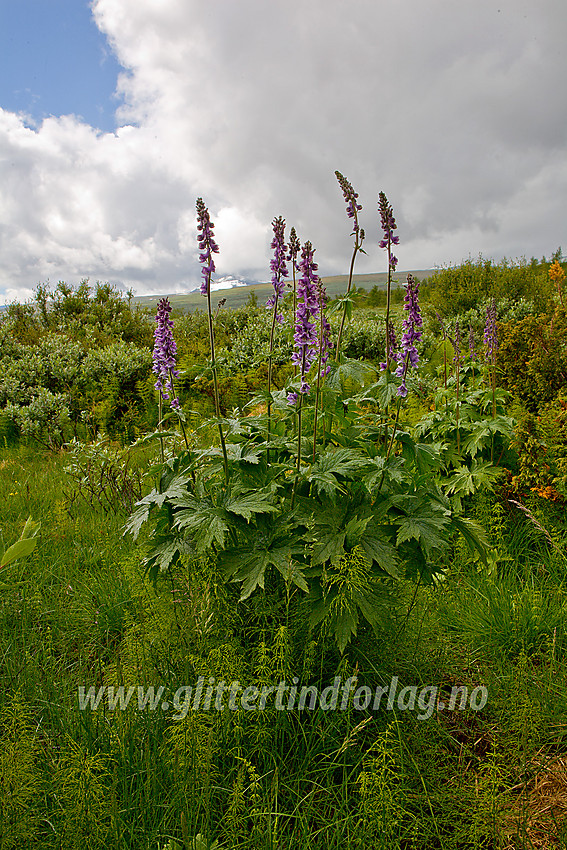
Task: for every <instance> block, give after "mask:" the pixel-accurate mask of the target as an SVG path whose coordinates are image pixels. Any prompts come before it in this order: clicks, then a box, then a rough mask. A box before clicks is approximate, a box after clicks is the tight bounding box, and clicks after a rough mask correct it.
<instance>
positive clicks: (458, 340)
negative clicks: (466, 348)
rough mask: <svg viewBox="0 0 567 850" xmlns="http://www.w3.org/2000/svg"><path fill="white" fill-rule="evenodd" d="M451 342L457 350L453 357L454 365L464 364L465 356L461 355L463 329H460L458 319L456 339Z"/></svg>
mask: <svg viewBox="0 0 567 850" xmlns="http://www.w3.org/2000/svg"><path fill="white" fill-rule="evenodd" d="M451 342H452V344H453V348H454V350H455V356H454V357H453V363H462V362H463V355H462V354H461V343H462V336H461V328H460V325H459V320H458V319H457V322H456V324H455V338H454V339H453V340H451Z"/></svg>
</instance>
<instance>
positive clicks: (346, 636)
mask: <svg viewBox="0 0 567 850" xmlns="http://www.w3.org/2000/svg"><path fill="white" fill-rule="evenodd" d="M357 628H358V610H357V608H356V607H353V608H350V607H344V608H341V609H340V610H338V611H336V612H333V614H332V616H331V629H332V630H333V633H334V635H335V640H336V642H337V646H338V648H339V652H340V653H341V654H342V653H343V652H344V651H345V648H346V645H347V644H348V643H349V641H350V639H351V638H352V637H354V636H355V635H356V631H357Z"/></svg>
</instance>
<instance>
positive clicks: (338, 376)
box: [325, 355, 376, 392]
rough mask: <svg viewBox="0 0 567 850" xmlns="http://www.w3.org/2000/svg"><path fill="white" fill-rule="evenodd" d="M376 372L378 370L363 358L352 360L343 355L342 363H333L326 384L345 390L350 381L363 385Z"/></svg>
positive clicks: (338, 389)
mask: <svg viewBox="0 0 567 850" xmlns="http://www.w3.org/2000/svg"><path fill="white" fill-rule="evenodd" d="M375 374H376V370H375V369H374V367H373V366H370V365H369V364H368V363H363V362H362V361H361V360H350V359H348V358H347V357H344V356H343V355H341V358H340V363H339V365H338V366H336V365H335V364H334V363H333V364H331V372H330V373H329V375H328V376H327V378H326V381H325V384H326V386H329V387H330V388H331V389H334V390H337V391H339V392H343V391H344V390H345V389H346V387H347V386H348V384H349V382H351V383H354V384H357V385H358V386H360V387H362V386H364V384H366V383H367V382H368V381H369V380H371V379H372V377H373V376H374V375H375Z"/></svg>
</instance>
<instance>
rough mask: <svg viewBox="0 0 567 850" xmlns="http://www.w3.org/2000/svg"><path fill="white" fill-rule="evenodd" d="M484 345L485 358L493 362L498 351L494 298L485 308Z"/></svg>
mask: <svg viewBox="0 0 567 850" xmlns="http://www.w3.org/2000/svg"><path fill="white" fill-rule="evenodd" d="M484 345H485V348H486V359H487V360H489V361H490V362H494V357H495V355H496V352H497V351H498V334H497V331H496V301H495V300H494V298H493V299H492V302H491V303H490V305H489V306H488V307H487V308H486V326H485V328H484Z"/></svg>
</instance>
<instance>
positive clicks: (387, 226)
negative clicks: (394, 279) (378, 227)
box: [378, 192, 400, 271]
mask: <svg viewBox="0 0 567 850" xmlns="http://www.w3.org/2000/svg"><path fill="white" fill-rule="evenodd" d="M378 198H379V200H378V209H379V211H380V220H381V223H382V230H383V231H384V236H383V238H382V240H381V241H380V247H381V248H387V249H388V262H389V265H390V268H391V269H392V271H395V269H396V266H397V265H398V258H397V257H394V255H393V254H392V252H391V250H390V249H391V246H392V245H398V244H399V242H400V237H399V236H396V235H395V234H394V230H396V228H397V224H396V219H395V218H394V211H393V209H392V205H391V204H389V203H388V198H387V197H386V195H385V194H384V192H380V194H379V196H378Z"/></svg>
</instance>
